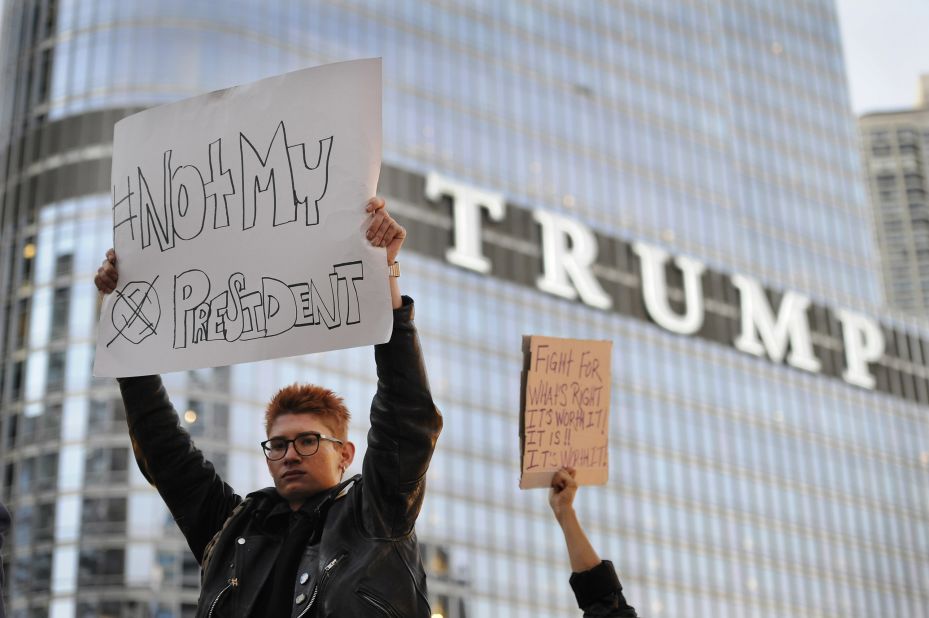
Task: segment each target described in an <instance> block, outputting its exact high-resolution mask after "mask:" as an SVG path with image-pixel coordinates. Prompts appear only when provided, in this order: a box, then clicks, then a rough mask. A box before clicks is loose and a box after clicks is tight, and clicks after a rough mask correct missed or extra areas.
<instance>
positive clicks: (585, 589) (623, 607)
mask: <svg viewBox="0 0 929 618" xmlns="http://www.w3.org/2000/svg"><path fill="white" fill-rule="evenodd" d="M570 581H571V588H572V589H573V590H574V596H575V597H576V598H577V605H578V607H580V608H581V609H582V610H584V617H585V618H599V617H602V616H606V617H608V618H613V617H617V616H618V617H621V618H635V617H636V616H638V614H636V613H635V609H633V608H632V607H630V606H629V604H628V603H626V598H625V597H624V596H623V587H622V585H620V583H619V577H617V576H616V569H614V568H613V563H612V562H610V561H609V560H604V561H603V562H601V563H600V564H598V565H597V566H595V567H594V568H592V569H590V570H588V571H582V572H581V573H572V574H571V580H570Z"/></svg>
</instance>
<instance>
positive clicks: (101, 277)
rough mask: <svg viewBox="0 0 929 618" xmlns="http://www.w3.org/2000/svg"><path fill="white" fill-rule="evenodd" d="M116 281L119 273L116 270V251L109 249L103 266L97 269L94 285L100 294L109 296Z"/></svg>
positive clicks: (114, 287)
mask: <svg viewBox="0 0 929 618" xmlns="http://www.w3.org/2000/svg"><path fill="white" fill-rule="evenodd" d="M117 281H119V271H117V270H116V251H114V250H113V249H109V250H108V251H107V252H106V259H105V260H103V265H102V266H100V268H98V269H97V276H96V277H94V284H95V285H96V286H97V289H98V290H100V292H101V293H102V294H109V293H110V292H112V291H113V290H115V289H116V283H117Z"/></svg>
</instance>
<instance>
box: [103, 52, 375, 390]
mask: <svg viewBox="0 0 929 618" xmlns="http://www.w3.org/2000/svg"><path fill="white" fill-rule="evenodd" d="M380 165H381V62H380V60H359V61H353V62H343V63H338V64H331V65H327V66H322V67H317V68H312V69H306V70H302V71H296V72H294V73H288V74H286V75H281V76H278V77H272V78H269V79H264V80H261V81H259V82H255V83H252V84H248V85H245V86H237V87H235V88H230V89H228V90H220V91H217V92H212V93H209V94H206V95H203V96H199V97H196V98H193V99H188V100H186V101H181V102H179V103H173V104H170V105H164V106H161V107H157V108H154V109H150V110H147V111H144V112H141V113H139V114H136V115H134V116H130V117H129V118H126V119H124V120H122V121H120V122H119V123H118V124H117V125H116V129H115V135H114V140H113V171H112V188H113V189H112V200H113V237H114V247H115V249H116V254H117V256H118V268H119V286H118V289H117V290H116V292H115V293H113V294H110V295H109V296H108V297H107V299H106V301H105V303H104V305H103V308H102V312H101V316H100V327H99V330H98V339H97V353H96V358H95V362H94V375H95V376H103V377H114V376H132V375H142V374H150V373H158V372H163V371H176V370H183V369H193V368H198V367H213V366H218V365H228V364H232V363H239V362H246V361H254V360H260V359H268V358H277V357H283V356H293V355H297V354H305V353H308V352H318V351H322V350H332V349H336V348H347V347H352V346H360V345H368V344H374V343H383V342H384V341H387V340H388V339H389V337H390V332H391V328H392V321H393V318H392V313H391V305H390V291H389V287H388V278H387V272H386V271H387V264H386V262H387V261H386V257H385V250H384V249H383V248H381V249H376V248H374V247H371V246H370V245H369V244H368V243H367V241H366V239H365V235H364V231H365V225H366V221H367V215H366V213H365V212H364V208H365V204H366V202H367V200H368V198H370V197H372V196H374V194H375V190H376V187H377V179H378V174H379V172H380ZM100 253H101V257H102V255H103V248H102V249H101V252H100Z"/></svg>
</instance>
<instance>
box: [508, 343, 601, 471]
mask: <svg viewBox="0 0 929 618" xmlns="http://www.w3.org/2000/svg"><path fill="white" fill-rule="evenodd" d="M612 347H613V344H612V342H610V341H591V340H585V339H557V338H555V337H539V336H535V335H533V336H527V337H523V372H522V393H521V401H520V430H519V441H520V455H521V457H520V459H521V461H520V469H521V474H520V478H519V487H520V488H521V489H530V488H533V487H550V486H551V482H552V477H553V476H554V475H555V472H557V471H558V470H559V469H560V468H562V467H564V466H571V467H573V468H576V469H577V477H576V478H577V482H578V484H581V485H603V484H605V483H606V481H607V477H608V476H609V471H610V465H609V464H610V462H609V435H610V430H609V429H610V427H609V420H610V375H611V374H610V354H611V350H612Z"/></svg>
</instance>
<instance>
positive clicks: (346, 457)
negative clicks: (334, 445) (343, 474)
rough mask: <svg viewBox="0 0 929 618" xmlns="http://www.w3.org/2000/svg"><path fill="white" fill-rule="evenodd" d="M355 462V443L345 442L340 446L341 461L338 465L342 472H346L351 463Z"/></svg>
mask: <svg viewBox="0 0 929 618" xmlns="http://www.w3.org/2000/svg"><path fill="white" fill-rule="evenodd" d="M354 460H355V443H354V442H350V441H346V442H345V444H343V445H342V459H341V460H340V461H339V465H340V466H341V467H342V469H343V470H347V469H348V467H349V466H350V465H352V462H353V461H354Z"/></svg>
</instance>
